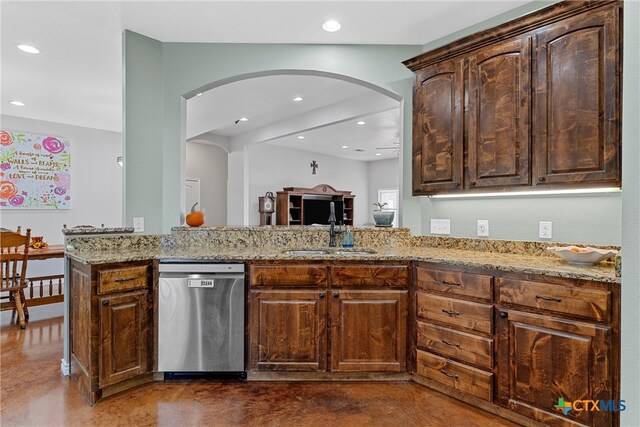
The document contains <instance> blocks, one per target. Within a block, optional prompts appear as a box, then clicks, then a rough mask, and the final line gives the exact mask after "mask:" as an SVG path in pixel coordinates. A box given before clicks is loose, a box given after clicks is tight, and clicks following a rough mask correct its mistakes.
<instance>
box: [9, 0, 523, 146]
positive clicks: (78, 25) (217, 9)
mask: <svg viewBox="0 0 640 427" xmlns="http://www.w3.org/2000/svg"><path fill="white" fill-rule="evenodd" d="M529 1H530V0H502V1H485V0H464V1H462V0H459V1H455V0H454V1H450V0H447V1H429V0H414V1H365V0H347V1H311V0H297V1H268V0H262V1H243V0H235V1H217V0H209V1H149V0H142V1H135V2H127V1H117V2H113V1H99V0H94V1H55V0H49V1H29V0H22V1H7V0H2V1H1V2H0V23H1V25H0V27H1V30H0V37H1V39H2V42H1V52H0V53H1V55H0V64H1V68H0V69H1V102H0V112H2V113H3V114H9V115H15V116H19V117H27V118H33V119H39V120H46V121H52V122H59V123H67V124H72V125H77V126H86V127H92V128H98V129H106V130H113V131H117V132H120V131H121V130H122V40H121V34H122V31H123V30H124V29H130V30H132V31H135V32H138V33H141V34H145V35H147V36H150V37H153V38H156V39H158V40H161V41H163V42H216V43H329V44H414V45H422V44H424V43H427V42H429V41H432V40H435V39H437V38H439V37H442V36H444V35H446V34H450V33H452V32H455V31H457V30H460V29H462V28H465V27H467V26H470V25H473V24H475V23H478V22H481V21H483V20H485V19H487V18H489V17H491V16H494V15H497V14H499V13H502V12H505V11H507V10H510V9H513V8H516V7H518V6H520V5H522V4H525V3H528V2H529ZM329 18H334V19H338V20H340V21H341V22H342V25H343V28H342V30H341V31H339V32H337V33H326V32H324V31H322V30H321V28H320V25H321V23H322V22H323V21H324V20H326V19H329ZM18 43H27V44H32V45H34V46H37V47H38V48H39V49H40V50H41V53H40V54H39V55H29V54H26V53H23V52H21V51H19V50H18V49H17V48H16V45H17V44H18ZM256 83H258V82H250V81H245V82H244V84H245V86H246V87H245V89H247V90H248V89H251V90H255V87H253V88H252V87H251V85H252V84H256ZM273 83H274V84H273V85H272V86H269V87H268V88H264V94H265V97H264V100H266V99H268V101H266V102H265V104H264V105H261V104H260V103H258V102H252V103H250V104H247V103H246V102H245V103H242V102H241V100H242V99H243V96H238V95H237V93H238V92H237V91H236V92H235V93H234V91H233V90H232V89H233V88H229V89H230V90H229V91H228V92H229V93H228V94H227V95H232V96H233V97H235V99H236V100H237V102H236V104H235V106H233V108H231V107H232V105H231V102H232V101H233V99H232V96H226V97H225V98H224V99H226V102H228V103H227V104H223V105H226V107H227V108H225V109H223V110H225V111H226V113H225V111H222V112H219V111H217V112H215V111H214V110H206V111H207V112H208V113H207V114H211V115H210V117H211V118H212V119H211V122H210V123H209V125H207V126H209V127H210V129H208V130H206V132H209V131H211V130H214V131H215V132H217V133H218V134H219V135H221V136H224V137H227V138H239V139H242V138H240V136H241V135H242V133H243V132H241V130H242V129H244V131H245V132H247V131H250V130H252V129H253V132H254V133H255V132H256V129H254V128H253V127H259V126H266V125H268V124H270V125H271V126H272V127H273V124H274V123H277V122H279V121H282V120H285V116H286V115H285V114H284V113H286V114H293V115H294V116H295V113H296V112H297V111H299V112H300V113H301V114H307V115H308V114H309V113H310V112H311V111H315V110H320V111H323V108H325V107H327V106H328V105H330V104H332V102H328V101H331V100H330V99H327V97H330V96H335V97H338V96H341V98H340V99H338V98H336V99H334V100H333V102H334V103H336V102H337V103H340V101H343V102H348V99H347V98H348V97H347V95H348V94H349V93H351V96H352V99H357V98H358V97H359V96H360V95H362V94H361V93H360V92H361V89H362V88H359V87H358V86H354V87H346V86H345V85H347V84H346V83H344V82H339V81H335V80H333V81H321V80H317V81H316V82H315V83H314V84H318V85H319V86H318V87H312V88H310V89H311V90H310V91H309V92H307V93H309V95H307V96H305V94H301V95H300V96H303V97H305V101H304V102H303V103H301V105H297V106H296V105H293V103H291V104H290V103H289V100H290V99H291V98H292V97H293V96H291V95H294V96H295V95H296V94H292V93H291V92H292V90H291V88H292V87H296V85H295V84H294V85H293V86H292V85H290V84H289V83H288V82H285V83H283V82H282V81H280V82H277V79H274V80H273ZM323 84H326V87H324V88H323V87H322V85H323ZM351 86H353V85H351ZM307 87H308V86H307ZM240 89H242V88H240ZM338 89H339V90H338ZM245 95H246V94H245ZM267 95H268V96H267ZM323 96H324V99H322V97H323ZM363 96H366V94H365V95H363ZM199 98H202V99H203V102H204V100H205V98H206V95H203V96H202V97H199ZM10 100H20V101H23V102H25V103H26V104H27V105H26V107H16V106H13V105H10V104H8V101H10ZM278 108H281V109H282V112H281V113H277V111H278ZM296 109H298V110H296ZM374 110H375V111H373V110H372V111H363V112H361V114H362V115H371V114H374V115H375V114H377V113H379V112H380V111H382V110H381V109H380V108H378V109H374ZM240 111H247V112H246V113H243V115H245V114H246V115H247V117H249V116H250V115H253V120H254V121H253V124H252V125H251V124H249V123H251V120H250V122H247V123H244V124H243V127H242V128H241V127H240V125H231V124H230V121H232V119H233V117H236V116H237V115H238V113H239V112H240ZM214 113H215V114H214ZM219 113H220V114H219ZM203 114H204V113H203ZM288 117H291V116H288ZM238 118H239V117H238ZM236 119H237V118H236ZM233 120H235V119H233ZM344 120H346V118H345V117H343V118H342V121H344ZM369 120H370V121H372V122H373V121H375V118H371V119H369ZM340 121H341V120H337V122H340ZM207 126H205V127H207ZM345 126H346V123H345ZM325 127H326V126H325ZM372 128H373V126H372V127H371V128H369V129H372ZM309 129H315V130H313V131H312V132H310V133H309V135H314V136H315V137H317V138H321V135H319V134H320V133H321V129H320V127H317V126H316V127H310V128H309ZM200 130H202V128H200V129H199V130H194V132H196V133H194V134H192V135H196V134H198V133H197V132H200ZM307 130H308V129H307ZM342 130H343V131H345V129H344V128H343V129H342ZM331 132H333V131H331ZM275 136H276V134H275V133H274V134H272V135H271V137H270V138H269V139H274V137H275ZM278 136H279V135H278ZM334 136H335V133H331V134H330V135H329V136H328V137H331V138H333V137H334ZM349 138H351V139H353V138H352V137H349ZM280 142H282V141H280ZM343 145H344V144H343ZM346 145H348V144H346ZM387 151H393V150H387Z"/></svg>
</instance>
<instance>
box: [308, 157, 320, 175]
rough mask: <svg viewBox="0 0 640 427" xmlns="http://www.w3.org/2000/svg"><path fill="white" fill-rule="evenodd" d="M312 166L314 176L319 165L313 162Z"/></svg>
mask: <svg viewBox="0 0 640 427" xmlns="http://www.w3.org/2000/svg"><path fill="white" fill-rule="evenodd" d="M309 166H311V169H313V172H311V174H312V175H315V174H316V169H318V163H317V162H316V161H315V160H314V161H312V162H311V164H310V165H309Z"/></svg>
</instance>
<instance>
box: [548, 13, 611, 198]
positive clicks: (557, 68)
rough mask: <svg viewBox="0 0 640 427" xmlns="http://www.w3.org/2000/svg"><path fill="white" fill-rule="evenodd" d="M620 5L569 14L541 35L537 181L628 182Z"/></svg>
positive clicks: (574, 182) (551, 182)
mask: <svg viewBox="0 0 640 427" xmlns="http://www.w3.org/2000/svg"><path fill="white" fill-rule="evenodd" d="M618 12H619V10H618V9H617V8H616V7H614V6H611V7H608V8H605V9H602V10H597V11H593V12H591V13H585V14H581V15H578V16H574V17H571V18H567V19H565V20H562V21H560V22H557V23H555V24H553V25H549V26H547V27H545V28H543V29H541V30H540V31H539V32H537V33H536V36H535V40H536V42H535V45H536V46H535V49H536V53H535V55H536V62H537V69H536V73H535V77H536V100H535V108H536V111H535V113H536V114H535V120H536V130H537V132H536V141H535V143H536V150H537V153H536V159H537V167H536V175H537V176H536V178H537V179H536V181H535V183H536V185H538V186H545V185H551V184H560V183H562V184H572V185H579V184H591V185H592V184H593V183H607V184H611V185H612V186H615V185H620V163H621V162H620V78H619V72H620V69H619V64H620V49H619V47H620V46H619V32H620V28H619V23H618V22H619V21H618Z"/></svg>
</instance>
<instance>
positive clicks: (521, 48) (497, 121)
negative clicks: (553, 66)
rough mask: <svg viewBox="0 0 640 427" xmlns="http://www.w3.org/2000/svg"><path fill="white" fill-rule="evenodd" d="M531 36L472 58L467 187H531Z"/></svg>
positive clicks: (483, 50)
mask: <svg viewBox="0 0 640 427" xmlns="http://www.w3.org/2000/svg"><path fill="white" fill-rule="evenodd" d="M530 103H531V40H530V37H522V38H518V39H514V40H508V41H505V42H502V43H499V44H494V45H490V46H488V47H486V48H483V49H480V50H479V51H477V52H476V53H475V54H473V55H472V56H471V57H470V58H469V114H468V120H469V122H468V126H469V127H468V161H467V170H468V174H467V176H466V185H467V187H468V188H482V187H495V186H512V185H530V183H531V171H530V168H529V162H530V159H529V152H530V150H531V131H530V129H531V126H530V108H529V105H530Z"/></svg>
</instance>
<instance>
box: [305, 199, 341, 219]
mask: <svg viewBox="0 0 640 427" xmlns="http://www.w3.org/2000/svg"><path fill="white" fill-rule="evenodd" d="M331 201H332V200H331V196H304V197H303V198H302V209H303V211H304V222H303V225H312V224H323V225H328V224H329V213H330V208H329V203H331ZM333 203H334V204H335V211H336V224H338V223H342V222H343V218H344V203H343V202H342V200H334V201H333Z"/></svg>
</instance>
